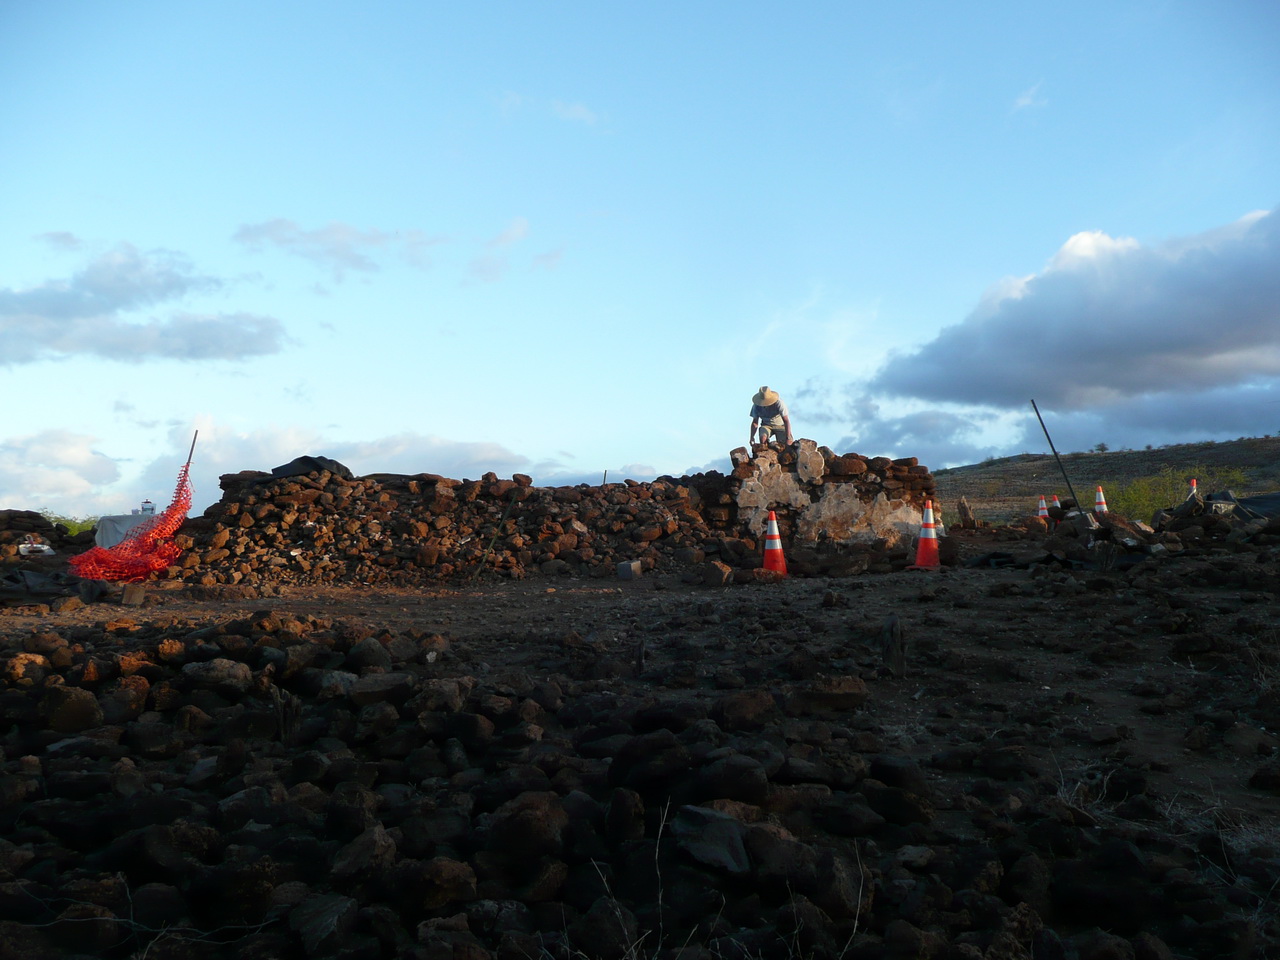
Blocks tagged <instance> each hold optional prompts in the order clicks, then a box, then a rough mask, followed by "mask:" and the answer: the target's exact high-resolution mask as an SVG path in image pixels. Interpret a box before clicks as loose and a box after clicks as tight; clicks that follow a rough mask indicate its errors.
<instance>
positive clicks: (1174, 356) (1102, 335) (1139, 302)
mask: <svg viewBox="0 0 1280 960" xmlns="http://www.w3.org/2000/svg"><path fill="white" fill-rule="evenodd" d="M1006 290H1007V293H1006V294H1005V295H1002V296H990V297H987V298H984V301H983V303H982V304H980V305H979V308H978V309H976V310H975V311H974V312H973V313H972V314H971V315H970V316H969V317H968V318H967V319H966V320H965V321H964V322H962V323H959V324H957V325H955V326H952V327H948V328H946V329H944V330H943V331H942V332H941V333H939V334H938V336H937V337H935V338H934V340H933V341H931V342H930V343H928V344H926V345H925V346H924V347H922V348H921V349H920V350H918V351H916V352H915V353H912V354H909V355H904V356H898V357H895V358H893V359H891V360H890V361H889V362H888V363H886V364H885V365H884V366H883V367H882V368H881V370H880V372H879V373H878V374H877V375H876V377H875V378H873V380H872V381H871V384H870V386H871V388H872V390H873V391H875V392H878V393H886V394H892V395H897V396H911V397H917V398H921V399H924V400H928V401H934V402H939V401H941V402H950V403H960V404H980V405H985V406H988V407H993V408H1021V407H1025V405H1026V404H1027V402H1028V400H1029V399H1030V398H1033V397H1034V398H1036V399H1037V400H1039V401H1040V402H1041V403H1042V404H1044V405H1047V406H1050V407H1054V408H1057V409H1061V410H1084V409H1091V408H1100V407H1106V406H1109V405H1113V404H1115V403H1117V402H1119V401H1120V400H1122V399H1124V398H1137V397H1145V396H1167V397H1170V398H1176V397H1178V396H1182V395H1187V394H1189V393H1196V392H1200V391H1204V390H1213V389H1219V388H1225V387H1238V388H1243V387H1247V386H1256V385H1258V384H1260V383H1270V382H1273V381H1274V380H1275V378H1277V377H1280V217H1278V216H1276V214H1275V213H1274V212H1272V213H1270V214H1267V215H1265V216H1257V215H1250V216H1249V217H1248V218H1245V220H1242V221H1241V222H1239V223H1237V224H1233V225H1231V227H1230V228H1226V229H1221V230H1217V231H1211V232H1210V233H1207V234H1202V235H1200V236H1199V237H1194V238H1184V239H1181V240H1178V241H1174V242H1172V243H1169V244H1165V245H1162V246H1159V247H1145V246H1143V245H1141V244H1139V243H1138V242H1137V241H1135V240H1132V239H1128V238H1121V239H1115V238H1112V237H1109V236H1107V235H1106V234H1102V233H1097V232H1092V233H1081V234H1076V235H1075V236H1074V237H1071V238H1070V239H1069V240H1068V241H1067V242H1066V243H1065V244H1064V245H1063V247H1062V249H1061V250H1059V251H1058V253H1057V254H1056V255H1055V256H1054V257H1053V259H1052V260H1051V261H1050V262H1049V264H1048V266H1047V267H1046V268H1045V269H1044V270H1043V271H1042V272H1041V273H1039V274H1037V275H1035V276H1032V277H1030V278H1026V279H1023V280H1019V281H1016V282H1015V283H1012V284H1009V285H1007V287H1006Z"/></svg>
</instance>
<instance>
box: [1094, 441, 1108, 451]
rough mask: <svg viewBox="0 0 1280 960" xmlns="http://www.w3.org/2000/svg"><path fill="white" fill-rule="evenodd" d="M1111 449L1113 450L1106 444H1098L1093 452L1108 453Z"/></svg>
mask: <svg viewBox="0 0 1280 960" xmlns="http://www.w3.org/2000/svg"><path fill="white" fill-rule="evenodd" d="M1110 449H1111V448H1110V447H1108V446H1107V445H1106V444H1105V443H1099V444H1097V445H1096V446H1095V447H1094V448H1093V452H1094V453H1106V452H1107V451H1108V450H1110Z"/></svg>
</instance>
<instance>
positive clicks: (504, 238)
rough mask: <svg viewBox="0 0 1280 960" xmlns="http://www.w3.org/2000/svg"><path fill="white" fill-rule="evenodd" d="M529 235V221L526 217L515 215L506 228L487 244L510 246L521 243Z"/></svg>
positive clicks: (499, 246)
mask: <svg viewBox="0 0 1280 960" xmlns="http://www.w3.org/2000/svg"><path fill="white" fill-rule="evenodd" d="M528 235H529V221H528V220H526V219H525V218H524V217H515V218H513V219H512V221H511V222H510V223H509V224H507V226H506V229H504V230H503V231H502V232H501V233H500V234H498V235H497V236H496V237H494V238H493V239H492V240H490V241H489V242H488V243H487V244H486V246H489V247H497V248H499V249H501V248H503V247H509V246H511V245H512V244H516V243H519V242H520V241H521V240H523V239H524V238H525V237H527V236H528Z"/></svg>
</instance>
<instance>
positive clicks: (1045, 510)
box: [1036, 497, 1049, 526]
mask: <svg viewBox="0 0 1280 960" xmlns="http://www.w3.org/2000/svg"><path fill="white" fill-rule="evenodd" d="M1036 516H1037V517H1039V518H1040V519H1041V520H1043V521H1044V522H1045V525H1046V526H1047V525H1048V523H1049V507H1048V506H1047V505H1046V504H1045V502H1044V497H1041V498H1040V505H1039V506H1038V507H1036Z"/></svg>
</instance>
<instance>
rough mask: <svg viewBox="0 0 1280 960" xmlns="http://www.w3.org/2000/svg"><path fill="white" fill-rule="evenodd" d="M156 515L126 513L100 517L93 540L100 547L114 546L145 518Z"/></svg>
mask: <svg viewBox="0 0 1280 960" xmlns="http://www.w3.org/2000/svg"><path fill="white" fill-rule="evenodd" d="M154 516H155V514H154V513H126V514H122V515H120V516H114V517H99V518H98V529H97V531H96V532H95V533H94V535H93V542H94V543H96V544H97V545H98V546H100V547H114V546H115V545H116V544H117V543H119V542H120V541H121V540H123V539H124V538H125V536H126V535H127V534H128V533H129V531H130V530H132V529H133V528H134V527H136V526H137V525H138V524H140V523H142V521H143V520H150V519H151V518H152V517H154Z"/></svg>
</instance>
